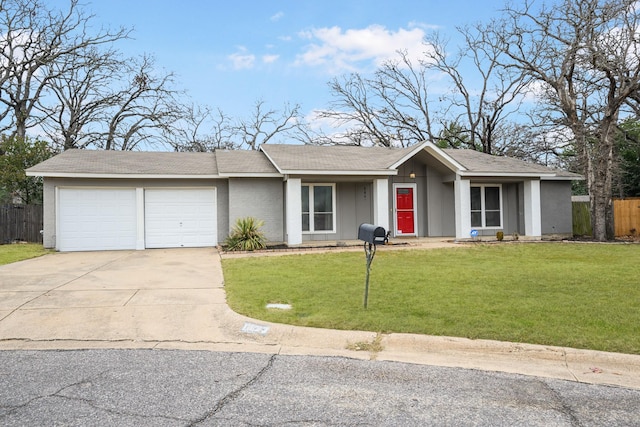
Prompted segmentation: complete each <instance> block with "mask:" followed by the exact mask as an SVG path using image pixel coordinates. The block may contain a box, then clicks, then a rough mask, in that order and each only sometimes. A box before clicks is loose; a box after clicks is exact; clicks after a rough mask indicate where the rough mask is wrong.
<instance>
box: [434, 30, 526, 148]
mask: <svg viewBox="0 0 640 427" xmlns="http://www.w3.org/2000/svg"><path fill="white" fill-rule="evenodd" d="M458 33H459V34H460V35H462V37H463V38H464V43H463V45H462V46H461V47H460V48H459V49H458V50H457V52H455V53H451V52H450V50H449V49H448V42H447V40H445V39H444V37H442V35H441V34H440V33H437V32H436V33H433V34H431V35H430V36H428V37H427V39H426V42H427V44H428V45H429V46H430V49H427V50H426V51H425V60H424V62H423V63H424V66H425V67H426V68H427V69H429V70H431V71H437V72H439V73H442V74H443V75H444V76H446V77H448V80H449V81H450V82H451V84H452V86H451V88H450V90H449V91H447V92H445V93H442V94H441V95H440V103H441V105H442V106H443V111H442V113H441V114H442V116H443V117H448V119H449V120H452V121H453V122H455V123H457V124H458V131H459V132H460V135H458V136H457V139H458V140H459V141H464V143H463V144H461V147H460V148H471V149H474V150H478V151H482V152H483V153H487V154H492V153H493V151H494V146H496V145H498V144H500V141H497V138H496V137H497V136H498V135H499V134H500V126H503V125H506V126H508V125H509V124H508V122H507V120H506V119H507V117H508V116H509V115H511V114H512V113H514V112H515V111H517V110H518V109H519V106H520V104H521V100H522V99H523V90H524V88H525V87H526V84H527V80H526V79H525V78H524V77H525V75H524V74H523V73H522V72H521V71H520V70H518V69H514V68H510V67H505V66H503V63H504V62H503V61H501V58H502V56H503V55H504V53H503V52H502V50H501V49H499V48H498V47H497V46H496V44H495V43H494V42H493V41H492V40H491V37H495V36H494V35H493V33H492V32H491V31H488V30H487V28H486V27H484V26H483V25H481V24H478V25H476V26H474V27H459V28H458ZM466 64H468V65H469V67H465V65H466ZM463 69H465V70H467V71H466V73H467V74H466V75H463V74H462V70H463ZM468 70H473V72H471V71H468Z"/></svg>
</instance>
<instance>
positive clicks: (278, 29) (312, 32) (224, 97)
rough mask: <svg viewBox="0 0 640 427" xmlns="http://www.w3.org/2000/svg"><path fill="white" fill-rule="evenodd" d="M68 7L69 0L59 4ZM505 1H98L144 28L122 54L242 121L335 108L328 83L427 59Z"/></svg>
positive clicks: (108, 14) (114, 19)
mask: <svg viewBox="0 0 640 427" xmlns="http://www.w3.org/2000/svg"><path fill="white" fill-rule="evenodd" d="M49 1H50V2H51V4H55V3H61V4H65V3H66V1H63V0H49ZM502 5H503V1H502V0H488V1H478V0H448V1H446V0H444V1H443V0H423V1H419V0H414V1H403V0H395V1H392V0H386V1H379V0H368V1H364V0H342V1H334V0H323V1H303V0H296V1H258V0H255V1H247V0H235V1H233V0H232V1H206V0H200V1H196V0H182V1H175V0H174V1H167V0H95V1H93V2H91V3H88V4H87V5H86V10H87V11H88V12H91V13H93V14H94V15H95V18H94V20H93V21H92V22H93V23H94V25H106V26H111V27H118V26H126V27H131V28H133V29H134V31H133V33H132V39H131V40H125V41H123V42H121V43H120V44H119V45H118V48H119V49H120V50H121V51H123V52H124V53H125V54H126V55H138V54H142V53H148V54H152V55H153V56H154V57H155V58H156V61H157V65H158V66H159V67H161V68H164V69H166V70H167V71H173V72H175V74H176V75H177V81H178V85H179V87H181V88H184V89H186V90H187V91H188V92H189V94H190V96H191V97H192V98H193V100H194V101H195V102H196V103H199V104H205V105H208V106H211V107H213V108H220V109H221V110H223V111H224V112H225V113H227V114H229V115H231V116H234V117H240V116H243V115H245V114H247V113H248V112H249V111H250V110H251V109H252V107H253V104H254V103H255V101H256V100H259V99H261V100H264V101H265V102H266V104H267V105H268V106H269V107H271V108H281V106H282V105H284V103H289V104H292V105H293V104H300V105H301V106H302V111H303V112H304V113H305V114H307V113H309V112H311V111H313V110H315V109H322V108H325V107H327V104H328V102H329V101H330V99H331V97H330V92H329V90H328V86H327V82H328V81H329V80H330V79H331V78H332V77H335V76H339V75H342V74H345V73H348V72H351V71H358V72H361V73H363V74H366V73H368V72H370V71H372V70H374V69H375V67H376V65H377V64H379V63H380V61H383V60H385V59H389V58H391V57H392V56H393V55H394V52H395V51H396V50H398V49H407V50H408V51H409V52H410V53H411V54H412V55H419V54H420V52H421V49H422V46H421V40H422V37H423V36H424V35H425V34H426V33H427V32H428V31H430V30H432V29H434V28H438V29H439V30H440V31H442V32H444V33H446V34H448V35H450V36H452V37H453V36H455V27H456V26H460V25H464V24H473V23H475V22H478V21H486V20H488V19H490V18H491V17H493V16H497V15H498V9H499V8H500V7H501V6H502Z"/></svg>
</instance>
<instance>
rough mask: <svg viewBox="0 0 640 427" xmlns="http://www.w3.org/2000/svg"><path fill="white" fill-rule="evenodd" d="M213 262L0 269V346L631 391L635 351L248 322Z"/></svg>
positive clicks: (80, 261)
mask: <svg viewBox="0 0 640 427" xmlns="http://www.w3.org/2000/svg"><path fill="white" fill-rule="evenodd" d="M425 244H428V242H427V243H425ZM340 250H361V248H358V247H355V248H345V249H340ZM220 259H221V255H220V254H219V253H218V252H217V251H216V250H215V249H211V248H206V249H171V250H161V249H160V250H146V251H117V252H91V253H56V254H51V255H46V256H44V257H41V258H36V259H32V260H27V261H23V262H20V263H15V264H10V265H7V266H2V267H0V350H10V349H78V348H150V349H151V348H156V349H181V350H212V351H234V352H260V353H270V354H287V355H322V356H342V357H350V358H357V359H375V360H378V361H398V362H407V363H417V364H429V365H438V366H449V367H461V368H470V369H479V370H489V371H501V372H508V373H518V374H524V375H534V376H541V377H549V378H559V379H565V380H569V381H579V382H585V383H594V384H611V385H618V386H624V387H631V388H638V389H640V356H638V355H625V354H616V353H606V352H598V351H590V350H575V349H569V348H561V347H551V346H539V345H529V344H514V343H505V342H497V341H487V340H469V339H463V338H451V337H433V336H423V335H415V334H383V335H380V336H378V335H377V334H376V333H372V332H363V331H339V330H329V329H315V328H305V327H296V326H291V325H283V324H272V323H268V322H262V321H259V320H255V319H250V318H247V317H245V316H241V315H239V314H237V313H235V312H233V311H232V310H231V309H230V308H229V307H228V305H227V304H226V298H225V292H224V288H223V287H224V278H223V275H222V268H221V263H220Z"/></svg>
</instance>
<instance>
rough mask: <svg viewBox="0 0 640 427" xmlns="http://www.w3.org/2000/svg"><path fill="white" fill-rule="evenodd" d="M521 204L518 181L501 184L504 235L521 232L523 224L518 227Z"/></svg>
mask: <svg viewBox="0 0 640 427" xmlns="http://www.w3.org/2000/svg"><path fill="white" fill-rule="evenodd" d="M522 203H524V200H523V201H522ZM521 206H523V205H522V204H521V202H520V190H519V186H518V183H507V184H502V231H503V232H504V234H505V235H506V234H510V235H513V233H518V234H523V230H524V225H523V228H520V218H521V216H522V212H520V211H521ZM493 235H495V233H493Z"/></svg>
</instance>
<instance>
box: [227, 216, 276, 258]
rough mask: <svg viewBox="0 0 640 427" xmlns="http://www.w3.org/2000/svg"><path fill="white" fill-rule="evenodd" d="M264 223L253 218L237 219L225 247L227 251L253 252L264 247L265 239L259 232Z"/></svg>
mask: <svg viewBox="0 0 640 427" xmlns="http://www.w3.org/2000/svg"><path fill="white" fill-rule="evenodd" d="M263 225H264V221H262V220H259V219H256V218H253V217H246V218H238V219H237V220H236V224H235V225H234V226H233V229H232V230H231V233H230V234H229V237H227V239H226V240H225V245H226V246H227V250H229V251H255V250H256V249H264V248H265V247H266V238H265V236H264V234H263V233H262V232H261V231H260V228H262V226H263Z"/></svg>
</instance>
